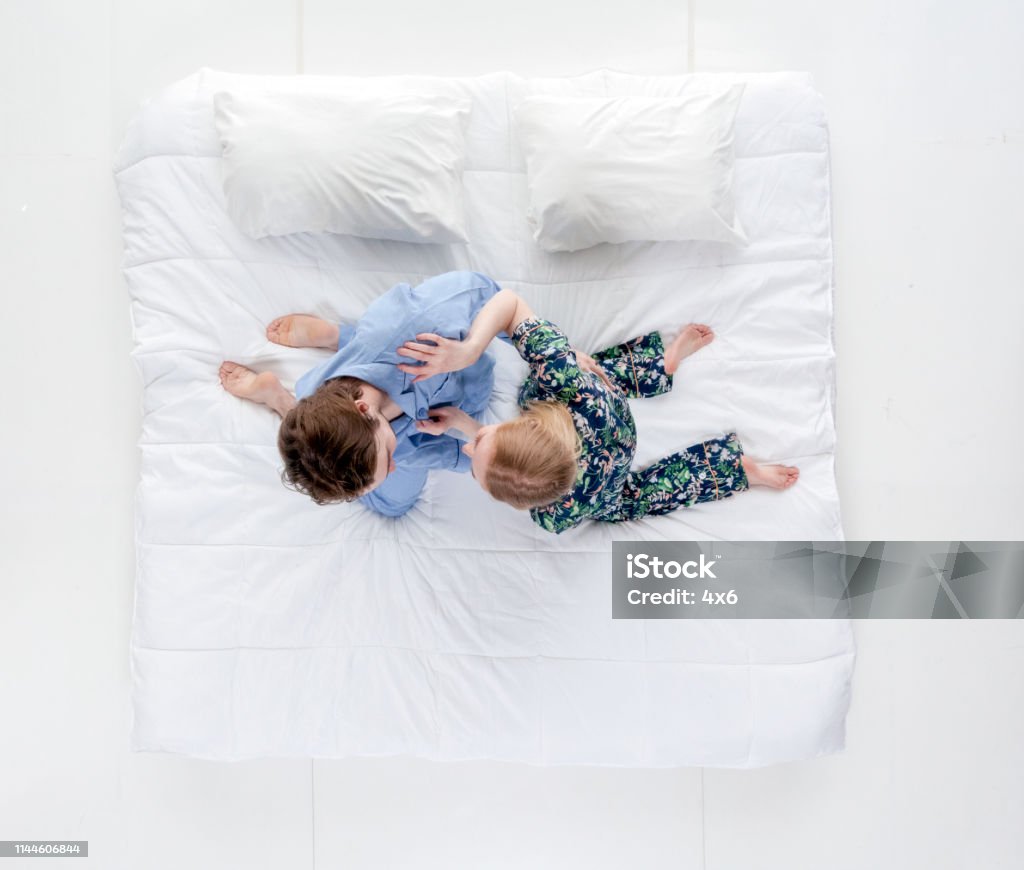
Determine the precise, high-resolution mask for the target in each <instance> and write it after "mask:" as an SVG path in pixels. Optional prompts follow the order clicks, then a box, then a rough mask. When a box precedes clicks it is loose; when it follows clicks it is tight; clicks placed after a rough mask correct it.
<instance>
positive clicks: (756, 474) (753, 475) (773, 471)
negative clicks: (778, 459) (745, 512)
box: [742, 456, 800, 489]
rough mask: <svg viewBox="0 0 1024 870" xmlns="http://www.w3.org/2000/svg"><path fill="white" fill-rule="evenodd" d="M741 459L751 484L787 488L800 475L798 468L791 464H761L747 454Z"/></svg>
mask: <svg viewBox="0 0 1024 870" xmlns="http://www.w3.org/2000/svg"><path fill="white" fill-rule="evenodd" d="M742 461H743V470H744V471H745V472H746V473H747V480H749V481H750V485H751V486H769V487H771V488H772V489H789V487H791V486H792V485H793V484H794V483H796V481H797V478H798V477H800V469H799V468H796V467H795V466H793V465H761V464H760V463H758V462H754V460H753V459H751V458H750V457H748V456H744V457H743V460H742Z"/></svg>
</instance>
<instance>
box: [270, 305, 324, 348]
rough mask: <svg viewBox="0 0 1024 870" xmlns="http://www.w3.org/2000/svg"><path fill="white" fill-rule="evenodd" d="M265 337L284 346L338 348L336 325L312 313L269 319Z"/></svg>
mask: <svg viewBox="0 0 1024 870" xmlns="http://www.w3.org/2000/svg"><path fill="white" fill-rule="evenodd" d="M267 339H268V340H270V341H272V342H274V344H283V345H284V346H285V347H325V348H327V349H328V350H337V349H338V326H337V324H335V323H329V322H328V321H326V320H324V319H322V318H320V317H314V316H313V315H312V314H288V315H286V316H284V317H278V318H277V319H276V320H272V321H270V324H269V325H268V326H267Z"/></svg>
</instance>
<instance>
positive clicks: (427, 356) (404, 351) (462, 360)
mask: <svg viewBox="0 0 1024 870" xmlns="http://www.w3.org/2000/svg"><path fill="white" fill-rule="evenodd" d="M427 341H432V342H434V343H433V344H425V343H424V342H427ZM481 352H482V348H477V347H476V346H475V345H474V344H473V342H471V341H469V340H468V339H467V340H466V341H456V340H455V339H453V338H444V337H443V336H441V335H435V334H434V333H432V332H421V333H420V334H419V335H417V336H416V341H407V342H406V343H405V344H403V345H402V346H401V347H400V348H398V349H397V350H396V351H395V353H397V354H398V355H399V356H406V357H409V358H410V359H414V360H419V361H420V363H421V364H420V365H415V364H413V363H399V365H398V368H399V369H400V370H401V371H403V372H405V373H406V374H407V375H416V377H414V378H413V379H412V382H413V383H414V384H415V383H416V382H417V381H425V380H426V379H427V378H429V377H433V376H434V375H439V374H441V373H442V372H457V371H459V370H460V369H464V368H468V367H469V366H471V365H473V363H475V362H476V361H477V360H478V359H480V354H481Z"/></svg>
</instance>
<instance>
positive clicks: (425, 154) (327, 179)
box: [213, 92, 471, 242]
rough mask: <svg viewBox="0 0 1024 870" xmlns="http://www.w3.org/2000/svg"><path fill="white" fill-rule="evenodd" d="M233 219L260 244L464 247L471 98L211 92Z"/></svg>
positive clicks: (225, 189)
mask: <svg viewBox="0 0 1024 870" xmlns="http://www.w3.org/2000/svg"><path fill="white" fill-rule="evenodd" d="M213 100H214V115H215V120H216V124H217V132H218V133H219V135H220V141H221V145H222V146H223V148H224V163H223V170H224V174H223V182H224V194H225V196H226V198H227V208H228V213H229V214H230V215H231V218H232V220H234V222H235V223H236V224H238V226H239V228H240V229H241V230H242V231H243V232H244V233H245V234H246V235H249V236H251V237H252V238H257V239H258V238H262V237H264V236H280V235H285V234H287V233H302V232H312V233H318V232H325V231H326V232H331V233H344V234H346V235H353V236H363V237H366V238H371V239H393V240H396V241H401V242H464V241H466V231H465V226H464V223H465V220H464V216H463V206H462V169H463V164H464V162H465V123H466V119H467V118H468V116H469V111H470V107H471V104H470V102H469V101H468V100H462V99H452V98H449V97H441V96H417V95H396V96H379V97H373V98H365V97H345V96H339V95H329V94H263V95H260V96H248V95H244V96H243V95H240V94H233V93H228V92H221V93H218V94H215V95H214V98H213Z"/></svg>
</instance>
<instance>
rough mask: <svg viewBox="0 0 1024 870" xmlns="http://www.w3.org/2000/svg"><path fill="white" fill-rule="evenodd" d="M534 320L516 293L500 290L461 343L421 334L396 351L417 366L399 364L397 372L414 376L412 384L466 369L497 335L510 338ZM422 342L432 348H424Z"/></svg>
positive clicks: (527, 307)
mask: <svg viewBox="0 0 1024 870" xmlns="http://www.w3.org/2000/svg"><path fill="white" fill-rule="evenodd" d="M534 316H535V315H534V313H533V311H532V310H531V309H530V306H529V305H527V304H526V302H524V301H523V299H522V298H520V296H519V295H518V294H517V293H514V292H513V291H511V290H502V291H500V292H499V293H496V294H495V295H494V296H492V297H491V298H490V299H489V300H488V302H487V304H486V305H484V307H483V308H481V309H480V313H479V314H477V316H476V318H475V319H474V320H473V325H472V327H470V330H469V334H468V335H467V336H466V338H465V340H464V341H455V340H453V339H450V338H444V337H443V336H440V335H435V334H434V333H432V332H421V333H420V334H419V335H417V336H416V341H407V342H406V343H405V344H403V345H402V346H401V347H400V348H398V350H397V351H396V353H397V354H398V355H399V356H404V357H408V358H409V359H413V360H417V361H418V362H419V364H416V363H400V364H399V366H398V368H399V369H400V370H401V371H403V372H405V373H406V374H410V375H416V377H415V378H414V379H413V383H415V382H416V381H422V380H426V379H427V378H429V377H431V376H432V375H436V374H440V373H441V372H456V371H459V370H460V369H464V368H468V367H469V366H471V365H473V363H475V362H476V361H477V360H478V359H480V354H482V353H483V352H484V350H485V349H486V347H487V345H488V344H490V343H491V340H492V339H493V338H494V337H495V336H496V335H497V334H498V333H499V332H504V333H505V334H506V335H511V334H512V331H513V330H514V329H515V328H516V327H517V326H518V325H519V324H520V323H522V322H523V321H524V320H528V319H529V318H532V317H534ZM425 341H430V342H433V344H425V343H424V342H425Z"/></svg>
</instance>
